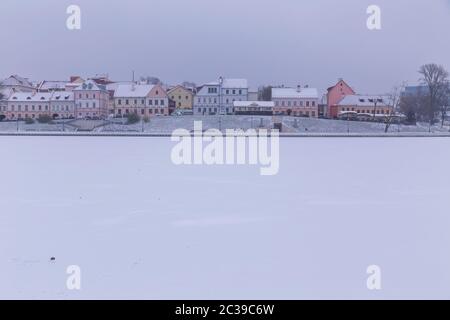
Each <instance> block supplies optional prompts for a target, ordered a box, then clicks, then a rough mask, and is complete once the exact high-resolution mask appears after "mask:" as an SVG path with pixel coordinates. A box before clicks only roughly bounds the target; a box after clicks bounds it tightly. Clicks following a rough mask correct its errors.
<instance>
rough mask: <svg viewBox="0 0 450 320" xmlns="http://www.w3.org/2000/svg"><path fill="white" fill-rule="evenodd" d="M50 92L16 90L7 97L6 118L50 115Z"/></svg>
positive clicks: (34, 117)
mask: <svg viewBox="0 0 450 320" xmlns="http://www.w3.org/2000/svg"><path fill="white" fill-rule="evenodd" d="M51 97H52V93H50V92H16V93H14V94H13V95H11V97H10V98H9V99H8V103H7V109H6V113H5V115H6V119H8V120H17V119H26V118H31V119H37V118H38V117H39V116H40V115H48V116H51V110H50V100H51Z"/></svg>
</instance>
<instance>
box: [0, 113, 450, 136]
mask: <svg viewBox="0 0 450 320" xmlns="http://www.w3.org/2000/svg"><path fill="white" fill-rule="evenodd" d="M194 121H202V124H203V129H204V130H207V129H211V128H214V129H223V130H225V129H244V130H248V129H250V128H259V127H262V128H267V129H271V128H273V119H272V117H262V116H220V117H219V116H180V117H176V116H173V117H154V118H151V120H150V122H149V123H144V122H140V123H136V124H133V125H126V124H124V122H125V120H124V119H113V120H112V122H113V123H111V124H108V125H105V126H100V125H101V124H102V123H103V121H96V120H77V121H74V122H72V125H66V126H65V127H64V130H65V131H75V130H76V128H78V129H79V130H82V129H84V130H93V131H95V132H106V133H108V132H144V133H165V134H167V133H172V132H173V131H174V130H176V129H179V128H184V129H187V130H193V129H194ZM282 121H283V123H284V125H285V128H286V131H285V132H288V133H348V132H349V133H359V134H364V133H384V129H385V125H384V124H382V123H372V122H358V121H344V120H328V119H314V118H294V117H283V119H282ZM295 121H297V127H296V126H295ZM449 129H450V128H449V126H448V124H447V125H446V126H444V127H441V125H440V124H436V125H434V126H433V127H432V130H431V131H432V132H435V133H442V132H449ZM62 130H63V126H62V123H55V124H39V123H34V124H31V125H27V124H25V123H24V122H19V131H22V132H23V131H62ZM16 131H18V129H17V122H0V132H16ZM428 131H429V128H428V124H426V123H419V124H417V125H416V126H406V125H396V124H394V125H392V126H391V127H390V130H389V132H390V133H396V132H401V133H405V132H411V133H414V132H416V133H428Z"/></svg>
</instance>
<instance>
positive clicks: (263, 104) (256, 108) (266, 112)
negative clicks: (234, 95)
mask: <svg viewBox="0 0 450 320" xmlns="http://www.w3.org/2000/svg"><path fill="white" fill-rule="evenodd" d="M233 107H234V113H235V114H236V115H261V116H272V115H273V109H274V107H275V103H274V102H273V101H235V102H234V104H233Z"/></svg>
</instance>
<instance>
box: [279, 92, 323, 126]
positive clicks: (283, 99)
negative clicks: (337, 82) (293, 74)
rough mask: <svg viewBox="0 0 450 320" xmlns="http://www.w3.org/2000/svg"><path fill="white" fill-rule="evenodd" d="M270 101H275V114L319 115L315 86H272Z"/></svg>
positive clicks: (317, 95) (313, 116) (315, 116)
mask: <svg viewBox="0 0 450 320" xmlns="http://www.w3.org/2000/svg"><path fill="white" fill-rule="evenodd" d="M272 101H273V102H274V103H275V106H274V114H275V115H288V116H295V117H312V118H317V117H318V116H319V94H318V91H317V89H315V88H303V87H300V86H298V87H297V89H295V88H273V89H272Z"/></svg>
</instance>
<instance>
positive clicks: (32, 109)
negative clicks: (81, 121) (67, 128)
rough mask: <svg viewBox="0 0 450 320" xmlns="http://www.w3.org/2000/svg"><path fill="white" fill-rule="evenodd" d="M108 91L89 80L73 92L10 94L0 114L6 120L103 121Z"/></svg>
mask: <svg viewBox="0 0 450 320" xmlns="http://www.w3.org/2000/svg"><path fill="white" fill-rule="evenodd" d="M108 97H109V96H108V92H107V91H106V89H105V88H104V87H102V86H101V85H97V84H96V83H95V82H94V81H92V80H88V81H85V82H83V83H82V84H81V85H79V86H78V87H76V88H75V89H73V91H44V92H39V91H37V90H35V91H27V92H22V91H19V92H13V93H12V94H11V95H10V96H9V97H8V99H7V100H6V103H4V105H3V106H2V109H1V110H0V112H1V113H2V115H3V116H4V117H5V118H6V119H8V120H17V119H26V118H32V119H35V118H38V117H39V116H40V115H48V116H51V117H53V118H60V119H69V118H93V119H94V118H105V117H107V115H108V109H107V105H108V99H109V98H108Z"/></svg>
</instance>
